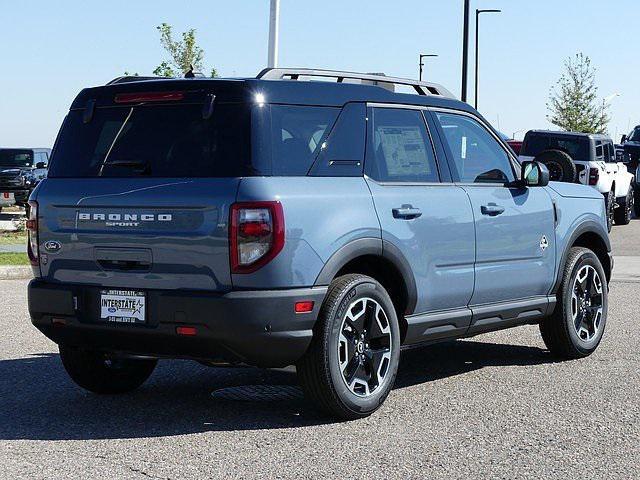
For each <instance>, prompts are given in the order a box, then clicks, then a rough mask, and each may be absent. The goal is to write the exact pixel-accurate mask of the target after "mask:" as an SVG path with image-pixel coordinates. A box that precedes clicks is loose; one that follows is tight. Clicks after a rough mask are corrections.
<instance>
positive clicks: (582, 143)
mask: <svg viewBox="0 0 640 480" xmlns="http://www.w3.org/2000/svg"><path fill="white" fill-rule="evenodd" d="M550 149H554V150H562V151H563V152H566V153H568V154H569V156H570V157H571V158H572V159H573V160H582V161H588V160H589V158H590V157H591V155H590V152H591V145H590V143H589V139H588V138H587V137H573V136H570V135H553V134H536V133H529V134H527V135H526V137H525V139H524V143H523V145H522V149H521V150H520V155H524V156H526V157H535V156H537V155H539V154H540V153H542V152H543V151H545V150H550Z"/></svg>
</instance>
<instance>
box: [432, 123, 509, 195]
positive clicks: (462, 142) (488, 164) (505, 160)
mask: <svg viewBox="0 0 640 480" xmlns="http://www.w3.org/2000/svg"><path fill="white" fill-rule="evenodd" d="M436 117H437V119H438V121H439V122H440V125H441V126H442V130H443V132H444V137H445V141H446V143H447V145H448V146H449V150H450V152H451V156H452V158H453V163H454V165H453V167H454V170H455V171H454V172H453V173H454V175H455V176H456V177H457V180H458V181H460V182H462V183H507V182H512V181H514V180H515V175H514V173H513V167H512V165H511V160H510V159H509V155H508V154H507V152H506V151H505V149H504V148H502V146H501V145H500V143H498V141H497V140H496V139H495V138H494V137H493V136H492V135H491V134H490V133H489V132H488V131H487V129H486V128H484V127H483V126H481V125H480V124H479V123H478V122H477V121H476V120H474V119H472V118H470V117H467V116H465V115H458V114H452V113H437V114H436Z"/></svg>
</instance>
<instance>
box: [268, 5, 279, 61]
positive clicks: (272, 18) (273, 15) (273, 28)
mask: <svg viewBox="0 0 640 480" xmlns="http://www.w3.org/2000/svg"><path fill="white" fill-rule="evenodd" d="M279 36H280V0H271V8H270V12H269V58H268V61H267V67H269V68H276V67H277V66H278V40H279Z"/></svg>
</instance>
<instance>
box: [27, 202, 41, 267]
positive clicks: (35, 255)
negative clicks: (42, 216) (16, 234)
mask: <svg viewBox="0 0 640 480" xmlns="http://www.w3.org/2000/svg"><path fill="white" fill-rule="evenodd" d="M29 207H30V209H29V218H28V219H27V223H26V228H27V255H28V256H29V262H30V263H31V265H33V266H38V265H40V252H39V248H38V202H36V201H34V200H29Z"/></svg>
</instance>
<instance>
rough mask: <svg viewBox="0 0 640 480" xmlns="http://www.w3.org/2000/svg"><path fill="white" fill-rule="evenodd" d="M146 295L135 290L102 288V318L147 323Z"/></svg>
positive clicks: (116, 321)
mask: <svg viewBox="0 0 640 480" xmlns="http://www.w3.org/2000/svg"><path fill="white" fill-rule="evenodd" d="M145 304H146V297H145V294H144V292H138V291H134V290H101V291H100V320H101V321H103V322H113V323H136V324H140V323H145V322H146V317H145Z"/></svg>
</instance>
